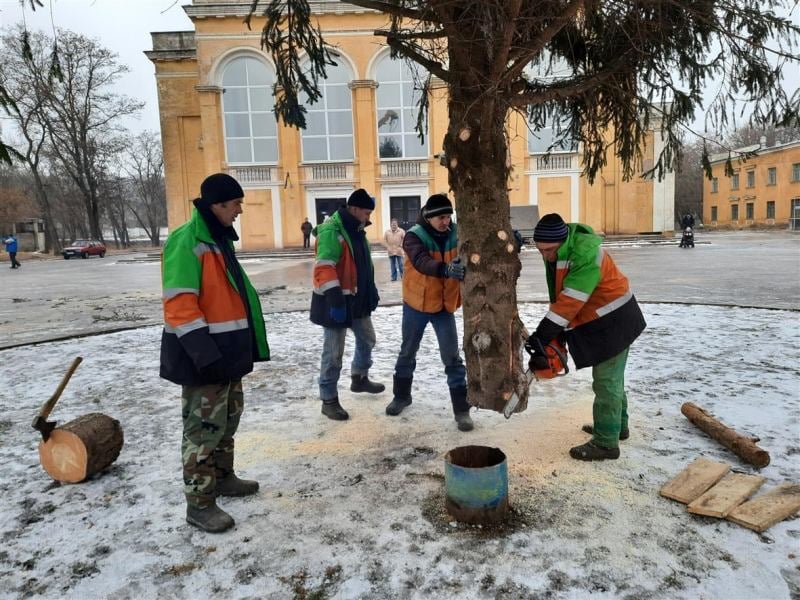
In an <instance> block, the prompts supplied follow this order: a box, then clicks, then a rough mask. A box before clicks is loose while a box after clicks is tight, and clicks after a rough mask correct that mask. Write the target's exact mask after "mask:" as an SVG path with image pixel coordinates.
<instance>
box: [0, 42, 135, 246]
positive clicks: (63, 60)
mask: <svg viewBox="0 0 800 600" xmlns="http://www.w3.org/2000/svg"><path fill="white" fill-rule="evenodd" d="M7 37H9V36H7ZM10 37H12V38H13V37H18V38H19V39H24V40H28V41H29V47H30V51H29V52H22V53H21V60H17V62H16V64H17V66H18V67H21V70H20V71H19V73H18V76H19V77H21V78H24V79H27V81H28V82H29V85H30V89H31V93H32V95H33V97H34V98H35V101H36V103H37V105H39V106H40V113H41V114H42V115H43V116H42V117H41V119H40V123H39V124H40V126H41V127H43V128H44V130H45V132H46V134H47V140H48V142H49V144H50V145H51V146H52V148H53V156H54V157H55V158H56V160H57V161H58V162H59V163H60V165H61V168H62V169H63V170H64V172H66V173H67V174H68V175H69V176H70V177H71V178H72V180H73V182H74V184H75V186H76V187H77V188H78V189H79V190H80V192H81V194H82V197H83V203H84V207H85V210H86V214H87V219H88V224H89V231H90V233H91V236H92V237H93V238H96V239H102V237H103V235H102V228H101V226H100V217H101V201H100V198H99V195H98V186H99V181H98V172H99V170H100V169H102V168H104V167H105V165H106V164H107V162H108V160H109V157H110V156H112V155H113V154H114V153H115V152H116V151H117V150H118V148H117V147H116V146H115V145H114V144H116V143H118V135H117V134H118V133H120V132H121V129H120V120H121V117H124V116H127V115H131V114H134V113H136V112H138V111H139V109H140V108H141V107H142V103H141V102H138V101H134V100H131V99H129V98H127V97H125V96H121V95H118V94H115V93H113V92H111V91H110V88H111V87H112V86H113V84H114V83H115V81H116V80H117V79H118V78H119V76H120V75H122V74H123V73H126V72H127V71H128V68H127V67H125V66H124V65H120V64H119V63H118V62H117V57H116V54H114V53H112V52H110V51H109V50H107V49H106V48H103V47H102V46H100V45H99V44H98V42H97V41H96V40H92V39H89V38H87V37H85V36H82V35H79V34H76V33H73V32H70V31H64V30H60V31H59V32H58V34H57V40H56V43H57V48H58V50H57V52H58V61H59V62H58V64H59V68H60V73H61V77H60V79H53V78H52V77H51V76H50V70H49V69H50V66H51V64H52V60H51V56H50V55H49V54H48V49H49V48H50V47H51V45H52V43H53V42H52V40H50V38H48V37H47V36H46V35H45V34H42V33H34V34H28V33H27V32H25V31H23V30H21V29H19V28H18V32H17V35H16V36H14V35H12V36H10ZM17 56H19V54H15V55H14V56H12V59H14V60H16V58H17Z"/></svg>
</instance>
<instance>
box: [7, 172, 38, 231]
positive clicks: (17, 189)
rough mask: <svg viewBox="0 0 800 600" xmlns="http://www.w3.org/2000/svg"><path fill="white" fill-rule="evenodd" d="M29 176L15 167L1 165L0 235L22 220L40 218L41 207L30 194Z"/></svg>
mask: <svg viewBox="0 0 800 600" xmlns="http://www.w3.org/2000/svg"><path fill="white" fill-rule="evenodd" d="M28 179H29V177H28V174H27V173H25V172H23V171H20V170H18V169H16V168H14V166H13V165H11V166H9V165H0V198H2V199H3V201H2V202H0V235H2V234H5V233H9V232H10V231H11V230H12V228H13V226H14V223H16V222H18V221H19V220H21V219H26V218H30V217H39V216H41V215H40V211H39V207H38V206H37V205H36V202H35V200H34V199H33V198H32V197H31V195H30V194H29V193H28V187H29V185H28V183H29V181H28Z"/></svg>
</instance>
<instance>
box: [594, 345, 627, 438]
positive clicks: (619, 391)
mask: <svg viewBox="0 0 800 600" xmlns="http://www.w3.org/2000/svg"><path fill="white" fill-rule="evenodd" d="M628 350H629V348H625V350H623V351H622V352H620V353H619V354H617V355H616V356H612V357H611V358H609V359H608V360H606V361H603V362H601V363H600V364H598V365H595V366H594V367H592V391H593V392H594V405H593V406H592V416H593V418H594V426H593V427H594V430H593V435H592V441H594V443H595V444H597V445H598V446H603V447H604V448H616V447H618V446H619V432H620V431H621V430H622V429H625V428H626V427H627V426H628V397H627V396H626V395H625V363H626V362H627V361H628Z"/></svg>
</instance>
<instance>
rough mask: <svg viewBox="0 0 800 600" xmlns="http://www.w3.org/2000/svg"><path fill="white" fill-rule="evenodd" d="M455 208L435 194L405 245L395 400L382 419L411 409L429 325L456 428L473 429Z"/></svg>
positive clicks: (424, 208) (395, 371) (395, 368)
mask: <svg viewBox="0 0 800 600" xmlns="http://www.w3.org/2000/svg"><path fill="white" fill-rule="evenodd" d="M452 214H453V205H452V203H451V202H450V200H449V199H448V197H447V196H446V195H445V194H434V195H433V196H431V197H430V198H428V201H427V202H426V203H425V206H423V207H422V211H421V213H420V216H419V219H418V220H417V224H416V225H414V226H413V227H412V228H411V229H409V231H408V233H407V234H406V236H405V240H404V241H403V250H405V253H406V257H407V260H408V270H407V271H406V276H405V277H404V278H403V323H402V326H401V328H402V332H403V341H402V343H401V345H400V353H399V354H398V356H397V362H396V363H395V366H394V388H393V392H394V397H393V399H392V401H391V403H390V404H389V405H388V406H387V407H386V414H387V415H390V416H397V415H399V414H400V413H401V412H402V411H403V409H404V408H405V407H407V406H409V405H410V404H411V383H412V381H413V379H414V370H415V369H416V367H417V351H418V350H419V345H420V342H422V336H423V335H425V329H426V328H427V327H428V323H430V324H431V326H432V327H433V332H434V333H435V334H436V340H437V341H438V342H439V356H440V357H441V359H442V363H443V364H444V372H445V375H446V376H447V387H448V388H449V390H450V402H451V404H452V405H453V415H454V416H455V420H456V423H457V424H458V429H459V430H460V431H470V430H471V429H472V428H473V423H472V417H470V415H469V404H468V403H467V378H466V374H467V373H466V369H465V368H464V362H463V361H462V360H461V354H460V353H459V347H460V345H459V342H458V330H457V329H456V319H455V317H454V316H453V313H454V312H455V311H456V310H457V309H458V307H459V306H461V281H463V279H464V274H465V273H466V268H465V267H464V265H463V264H461V261H460V260H459V258H458V235H457V233H456V224H455V223H452V222H451V220H450V219H451V215H452Z"/></svg>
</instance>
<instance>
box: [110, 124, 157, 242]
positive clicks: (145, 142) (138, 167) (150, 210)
mask: <svg viewBox="0 0 800 600" xmlns="http://www.w3.org/2000/svg"><path fill="white" fill-rule="evenodd" d="M120 160H121V168H122V171H123V172H124V173H125V174H126V175H127V176H128V178H129V181H130V188H131V189H130V191H131V193H130V194H128V195H126V196H125V204H126V206H127V207H128V209H129V210H130V211H131V213H132V214H133V216H134V217H135V218H136V222H137V223H139V226H140V227H141V228H142V229H144V231H145V234H146V235H147V237H149V238H150V243H151V244H152V245H153V246H160V245H161V240H160V235H161V227H163V226H164V225H166V222H167V193H166V188H165V187H164V155H163V152H162V149H161V138H160V137H159V136H158V135H157V134H156V133H154V132H152V131H144V132H142V133H140V134H139V135H136V136H130V137H128V139H127V143H126V144H125V147H124V150H123V152H121V154H120Z"/></svg>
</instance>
